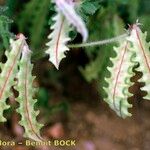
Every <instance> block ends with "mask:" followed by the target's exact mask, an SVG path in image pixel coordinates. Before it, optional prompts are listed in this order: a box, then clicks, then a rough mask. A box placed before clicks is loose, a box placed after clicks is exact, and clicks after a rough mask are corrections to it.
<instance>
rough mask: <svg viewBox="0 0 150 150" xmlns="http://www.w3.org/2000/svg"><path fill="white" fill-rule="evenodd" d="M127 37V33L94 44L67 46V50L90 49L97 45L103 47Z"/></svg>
mask: <svg viewBox="0 0 150 150" xmlns="http://www.w3.org/2000/svg"><path fill="white" fill-rule="evenodd" d="M127 36H128V34H127V33H125V34H122V35H119V36H116V37H113V38H110V39H105V40H102V41H95V42H87V43H81V44H69V45H68V47H69V48H80V47H91V46H99V45H104V44H108V43H113V42H116V41H120V40H121V39H124V38H126V37H127Z"/></svg>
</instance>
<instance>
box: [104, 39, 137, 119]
mask: <svg viewBox="0 0 150 150" xmlns="http://www.w3.org/2000/svg"><path fill="white" fill-rule="evenodd" d="M114 50H115V52H116V55H117V56H116V57H115V58H112V59H111V61H112V63H113V66H112V67H108V70H109V71H110V73H111V77H110V78H106V82H107V83H108V85H109V86H108V87H105V88H104V89H105V92H107V94H108V95H107V98H105V101H106V102H107V103H108V104H109V106H110V107H111V108H112V109H113V110H114V111H115V112H116V113H117V115H119V116H121V117H122V118H126V117H127V116H131V113H129V112H128V108H131V107H132V105H131V104H129V103H128V101H127V99H128V97H130V96H131V93H129V91H128V89H129V87H130V86H131V85H132V82H131V81H130V78H131V77H132V76H133V75H134V73H133V71H132V68H133V66H134V65H135V62H134V61H133V57H134V55H135V54H134V52H132V51H131V50H130V42H128V41H125V42H123V43H120V46H119V47H115V48H114Z"/></svg>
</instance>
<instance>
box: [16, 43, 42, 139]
mask: <svg viewBox="0 0 150 150" xmlns="http://www.w3.org/2000/svg"><path fill="white" fill-rule="evenodd" d="M30 59H31V51H30V50H29V48H28V45H27V44H26V43H25V45H24V47H23V52H22V57H21V60H20V62H19V72H18V74H17V78H18V84H17V86H16V90H17V91H18V92H19V96H18V97H17V102H18V103H19V104H20V106H19V108H18V109H17V112H18V113H19V114H20V115H21V121H20V122H19V123H20V124H21V125H22V126H23V127H24V129H25V134H24V137H26V138H30V139H32V140H35V141H41V140H42V138H41V136H40V129H41V128H42V127H43V125H41V124H39V123H38V122H37V120H36V117H37V115H38V114H39V111H35V110H34V105H35V103H36V101H37V100H34V99H33V96H34V94H35V89H34V88H33V86H32V83H33V80H34V78H35V77H33V76H32V68H33V65H32V64H31V62H30Z"/></svg>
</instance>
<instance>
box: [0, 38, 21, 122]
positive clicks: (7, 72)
mask: <svg viewBox="0 0 150 150" xmlns="http://www.w3.org/2000/svg"><path fill="white" fill-rule="evenodd" d="M10 42H11V51H10V52H8V51H5V54H6V57H7V61H6V63H5V64H1V70H2V71H1V74H0V122H4V121H6V119H5V118H4V117H3V111H4V110H5V109H8V108H9V106H8V105H7V104H6V99H7V98H8V97H9V96H10V88H11V87H12V86H13V85H14V84H15V82H14V78H15V77H16V73H17V71H18V68H17V63H18V59H19V57H20V54H21V50H22V45H23V42H24V39H23V38H19V39H18V40H16V41H14V40H11V41H10Z"/></svg>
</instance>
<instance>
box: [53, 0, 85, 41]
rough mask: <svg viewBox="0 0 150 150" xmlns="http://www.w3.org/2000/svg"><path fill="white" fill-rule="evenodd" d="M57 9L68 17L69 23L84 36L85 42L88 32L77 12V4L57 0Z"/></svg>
mask: <svg viewBox="0 0 150 150" xmlns="http://www.w3.org/2000/svg"><path fill="white" fill-rule="evenodd" d="M55 3H56V6H57V8H58V9H59V10H60V12H62V13H63V15H64V16H65V17H66V19H67V21H68V22H69V23H70V24H72V25H73V26H74V27H76V29H77V31H78V32H79V33H80V34H81V35H82V37H83V41H84V42H85V41H86V40H87V38H88V31H87V28H86V25H85V23H84V22H83V20H82V19H81V17H80V16H79V15H78V14H77V13H76V12H75V8H74V6H75V3H74V2H71V1H69V2H67V1H66V0H61V1H60V0H55Z"/></svg>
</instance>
